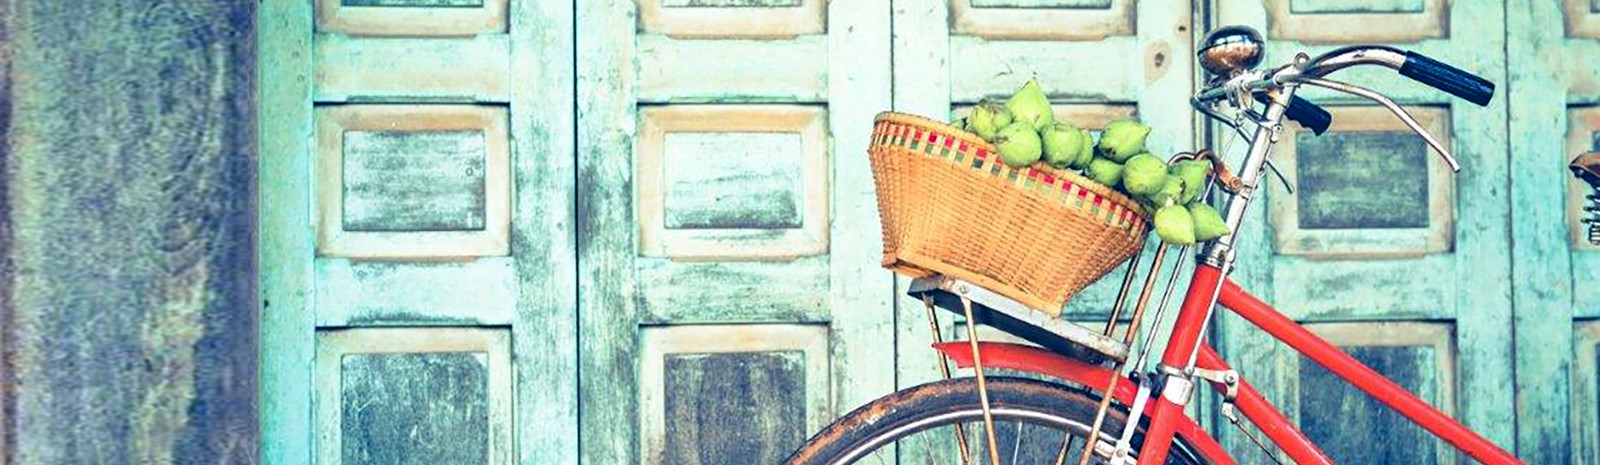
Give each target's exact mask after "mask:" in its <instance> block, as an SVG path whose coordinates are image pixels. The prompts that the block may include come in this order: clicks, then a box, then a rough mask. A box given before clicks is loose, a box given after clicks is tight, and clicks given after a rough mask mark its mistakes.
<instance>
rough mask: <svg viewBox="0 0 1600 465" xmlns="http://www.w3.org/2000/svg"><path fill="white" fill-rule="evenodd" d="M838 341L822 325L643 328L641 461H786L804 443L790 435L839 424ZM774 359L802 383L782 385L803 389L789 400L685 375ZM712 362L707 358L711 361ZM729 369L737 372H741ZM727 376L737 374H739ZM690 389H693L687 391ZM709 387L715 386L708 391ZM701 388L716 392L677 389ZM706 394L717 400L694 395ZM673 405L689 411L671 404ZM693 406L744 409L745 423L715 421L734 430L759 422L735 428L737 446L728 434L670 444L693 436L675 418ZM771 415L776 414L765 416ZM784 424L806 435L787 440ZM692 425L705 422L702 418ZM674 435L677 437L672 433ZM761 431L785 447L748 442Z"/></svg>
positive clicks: (704, 434) (704, 433)
mask: <svg viewBox="0 0 1600 465" xmlns="http://www.w3.org/2000/svg"><path fill="white" fill-rule="evenodd" d="M834 342H836V341H835V340H834V339H832V338H830V337H829V331H828V328H827V327H826V326H817V325H793V324H767V325H720V326H712V325H692V326H689V325H685V326H668V327H653V328H646V329H644V330H643V331H642V332H641V335H640V347H641V349H640V356H641V359H640V360H639V380H640V385H639V386H640V387H639V393H638V397H639V409H640V410H639V412H640V419H639V421H640V423H639V427H640V436H641V437H642V443H641V445H640V449H641V450H642V452H641V457H642V459H643V462H642V463H651V464H658V463H659V464H679V463H681V464H702V463H704V464H707V465H709V464H714V463H742V462H745V461H747V460H748V462H749V463H770V462H771V461H773V460H782V459H783V457H785V456H787V455H788V453H789V452H790V451H792V450H793V449H794V448H796V447H799V445H800V440H796V439H797V438H795V437H791V435H792V436H799V438H804V437H807V436H808V435H809V434H810V433H811V432H814V431H819V430H821V429H822V428H823V427H824V426H826V425H827V423H828V422H829V421H831V420H832V419H833V418H834V412H835V411H836V410H835V409H833V408H832V407H831V406H830V405H829V401H830V399H831V398H832V395H831V394H832V390H831V388H830V386H833V385H835V383H837V380H833V379H831V378H832V375H831V372H830V370H829V368H828V367H829V365H830V360H831V359H832V358H831V354H830V353H829V350H830V349H829V347H830V345H832V343H834ZM774 355H776V356H778V357H780V359H779V362H780V363H781V364H784V365H789V364H793V365H798V366H794V367H793V368H792V369H789V370H786V371H788V373H786V374H785V375H788V376H794V375H798V376H800V379H798V380H793V379H791V380H785V381H786V382H788V383H793V384H797V385H798V387H799V389H797V390H795V391H792V392H790V393H787V395H781V396H776V395H774V394H773V393H764V392H751V391H750V390H751V389H752V388H754V387H757V386H758V385H740V384H734V383H730V382H729V381H731V380H724V381H721V382H716V383H696V382H694V378H698V377H700V376H704V375H705V374H704V373H693V372H685V371H683V370H694V369H696V368H710V367H709V366H707V365H711V364H717V365H727V364H728V363H729V362H733V361H735V360H737V359H739V358H744V359H745V360H750V357H755V356H764V357H767V358H768V359H769V360H770V357H772V356H774ZM686 356H698V357H702V358H701V359H700V360H702V362H701V363H693V362H690V360H693V359H686V358H685V357H686ZM708 356H709V357H710V358H709V360H707V358H706V357H708ZM730 359H732V360H730ZM705 361H709V362H711V363H706V362H705ZM686 362H688V363H686ZM729 368H733V369H735V370H739V369H740V367H729ZM674 369H676V370H674ZM745 369H748V368H745ZM730 375H732V376H738V374H736V373H730ZM780 376H783V375H780ZM774 381H776V380H774ZM685 384H689V386H684V385H685ZM706 384H710V386H705V385H706ZM696 386H703V389H704V388H711V389H710V391H711V392H709V393H685V392H682V391H678V390H677V389H681V388H685V387H696ZM675 388H676V389H675ZM683 394H689V395H691V396H692V397H689V398H687V399H684V398H682V397H681V396H682V395H683ZM696 394H698V395H696ZM707 394H709V395H711V396H712V397H713V401H712V402H704V403H702V402H699V401H698V400H699V399H696V397H702V398H703V396H705V395H707ZM729 397H732V398H738V399H752V398H767V399H770V400H771V401H773V402H772V403H765V402H761V403H757V402H748V401H742V402H732V403H730V402H725V401H724V399H726V398H729ZM675 403H690V404H691V405H690V406H683V405H674V404H675ZM696 404H697V405H696ZM786 404H788V405H786ZM795 404H798V405H795ZM691 406H695V407H698V410H710V411H724V412H727V411H729V410H730V409H731V410H732V411H734V412H741V411H742V412H741V414H740V415H739V417H742V418H735V417H727V416H719V417H716V418H720V419H722V420H723V421H724V422H733V423H734V424H739V423H745V422H746V421H754V422H755V424H750V423H745V425H747V426H749V427H747V428H736V429H738V430H740V433H738V435H736V436H734V437H740V438H742V439H741V440H739V441H737V442H733V441H726V440H725V438H727V436H725V434H726V433H724V432H709V431H702V432H701V434H700V436H701V437H700V438H698V442H696V443H691V444H684V443H683V442H680V441H669V438H672V439H676V438H682V437H685V436H687V435H683V434H682V433H685V432H687V431H682V430H689V431H693V428H695V427H694V426H686V425H688V423H685V422H684V421H682V420H683V419H682V418H680V417H677V416H673V414H674V413H680V412H682V411H683V410H684V409H685V408H688V407H691ZM745 409H754V410H753V411H752V410H745ZM766 409H772V410H773V411H771V412H768V411H767V410H766ZM772 413H787V414H789V415H785V416H783V417H780V418H773V417H770V416H766V415H770V414H772ZM796 417H798V418H796ZM762 420H766V421H762ZM785 422H787V423H791V424H794V425H796V426H799V427H801V428H803V431H804V432H802V433H799V434H795V432H794V431H793V430H789V431H788V434H785V431H784V430H783V429H781V428H782V427H783V426H784V425H783V423H785ZM693 423H695V424H702V425H703V424H706V423H705V421H704V420H701V421H696V422H693ZM745 425H741V426H745ZM674 430H679V431H676V434H675V433H674ZM761 433H768V434H770V435H773V436H776V437H774V438H773V439H777V440H781V441H783V443H784V444H785V445H779V446H777V447H773V446H774V445H773V444H751V442H753V441H754V442H761V441H759V440H757V439H755V438H752V437H751V436H757V435H760V434H761ZM673 449H689V453H690V454H693V455H691V456H689V457H687V459H688V460H683V459H682V456H680V455H677V454H680V453H682V452H678V451H674V450H673ZM774 457H776V458H774ZM717 458H722V459H723V460H717ZM701 460H707V461H704V462H702V461H701Z"/></svg>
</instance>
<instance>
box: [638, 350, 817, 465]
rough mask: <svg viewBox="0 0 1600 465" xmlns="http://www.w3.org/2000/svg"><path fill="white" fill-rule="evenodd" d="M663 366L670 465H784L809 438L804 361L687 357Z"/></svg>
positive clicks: (780, 355) (797, 357)
mask: <svg viewBox="0 0 1600 465" xmlns="http://www.w3.org/2000/svg"><path fill="white" fill-rule="evenodd" d="M665 363H666V368H665V373H666V379H665V382H664V383H663V386H661V388H662V390H663V392H665V396H664V397H665V404H666V405H665V409H666V412H665V419H666V422H667V424H669V425H672V428H670V429H668V430H667V433H666V435H667V438H666V439H667V440H666V444H668V445H669V446H668V447H667V450H666V455H665V457H664V463H665V464H668V465H713V464H722V463H778V462H781V461H783V459H784V458H787V457H788V456H789V453H790V452H793V451H794V449H795V448H797V447H800V444H801V443H802V442H804V441H805V439H806V437H808V436H809V435H810V433H811V432H810V431H806V430H805V425H806V415H805V407H806V386H805V380H806V373H805V368H806V366H805V354H804V353H801V352H798V351H783V352H753V353H733V354H681V355H668V356H666V362H665ZM729 399H739V401H737V402H729V401H728V400H729Z"/></svg>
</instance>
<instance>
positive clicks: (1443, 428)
mask: <svg viewBox="0 0 1600 465" xmlns="http://www.w3.org/2000/svg"><path fill="white" fill-rule="evenodd" d="M1213 293H1215V295H1216V302H1217V303H1218V304H1219V305H1220V306H1221V307H1223V308H1226V309H1229V310H1231V311H1232V312H1233V313H1234V314H1236V315H1239V316H1240V317H1242V318H1244V319H1245V320H1246V321H1249V322H1250V323H1251V324H1253V325H1255V326H1256V327H1258V328H1260V329H1261V330H1263V331H1266V332H1267V334H1270V335H1272V337H1273V338H1276V339H1278V340H1279V341H1282V342H1283V343H1284V344H1287V345H1288V346H1289V347H1290V348H1292V349H1294V350H1295V351H1296V352H1299V353H1300V354H1303V355H1305V356H1306V358H1309V359H1311V360H1312V361H1315V362H1316V363H1317V364H1319V365H1322V366H1323V367H1324V368H1327V369H1328V371H1331V372H1333V373H1334V374H1336V375H1338V376H1339V377H1340V378H1343V379H1344V380H1345V381H1347V382H1349V383H1350V384H1352V385H1354V386H1355V387H1357V388H1359V389H1361V390H1362V391H1363V392H1366V393H1367V394H1368V395H1371V396H1372V397H1373V398H1375V399H1377V400H1378V401H1380V402H1383V404H1384V405H1386V406H1388V407H1389V408H1390V409H1392V410H1394V411H1396V412H1399V413H1400V414H1401V415H1403V416H1405V417H1406V418H1407V419H1410V420H1411V421H1412V422H1415V423H1416V424H1418V425H1420V426H1422V428H1423V429H1425V430H1427V431H1428V432H1429V433H1432V434H1433V435H1434V436H1436V437H1438V438H1440V439H1443V440H1445V442H1448V443H1450V444H1451V445H1452V446H1455V447H1456V448H1457V449H1459V450H1461V451H1462V452H1464V453H1466V454H1467V455H1468V456H1470V457H1472V458H1473V459H1476V460H1478V461H1479V462H1482V463H1486V464H1513V463H1522V462H1520V461H1518V460H1517V459H1516V457H1513V456H1512V455H1511V454H1510V453H1508V452H1506V451H1505V450H1504V449H1501V448H1500V447H1498V446H1496V445H1494V443H1491V442H1489V440H1487V439H1484V438H1483V437H1482V436H1480V435H1478V434H1477V433H1475V432H1473V431H1472V430H1470V429H1468V428H1467V427H1466V426H1463V425H1461V423H1458V422H1456V421H1455V420H1453V419H1451V418H1450V417H1449V416H1447V415H1445V414H1444V413H1442V412H1440V411H1439V410H1438V409H1435V408H1433V406H1430V405H1428V404H1427V403H1426V402H1423V401H1422V400H1421V399H1418V398H1416V396H1413V395H1411V393H1410V392H1407V391H1406V390H1405V388H1403V387H1400V385H1398V384H1395V383H1394V382H1393V381H1390V380H1389V379H1388V378H1385V377H1384V376H1383V375H1381V374H1379V373H1378V372H1377V371H1374V370H1373V369H1372V368H1370V367H1368V366H1366V365H1365V364H1363V363H1361V362H1360V361H1359V360H1356V359H1355V358H1352V357H1350V356H1349V355H1346V354H1345V353H1344V352H1343V351H1341V350H1339V348H1338V347H1337V346H1334V345H1333V344H1331V343H1329V342H1328V341H1326V340H1323V339H1322V338H1321V337H1318V336H1317V335H1316V334H1314V333H1312V332H1311V331H1310V330H1307V329H1305V328H1304V327H1302V326H1300V325H1299V324H1297V323H1295V322H1294V321H1293V320H1290V319H1289V318H1288V317H1285V316H1283V314H1282V313H1280V312H1278V311H1277V310H1276V309H1274V308H1272V306H1270V305H1267V304H1266V303H1265V302H1262V301H1261V300H1260V299H1258V298H1256V297H1255V296H1252V295H1250V294H1249V293H1248V292H1245V291H1244V290H1243V289H1241V288H1239V286H1238V285H1235V284H1234V283H1233V282H1232V281H1231V280H1229V279H1228V278H1227V277H1226V276H1224V275H1223V273H1222V271H1221V270H1220V269H1218V268H1216V267H1213V266H1210V265H1206V264H1201V265H1199V266H1198V267H1197V268H1196V270H1195V272H1194V276H1193V279H1192V280H1191V281H1190V284H1189V290H1188V293H1187V295H1186V296H1185V297H1184V300H1183V306H1182V307H1181V308H1180V309H1179V310H1178V319H1177V321H1176V323H1175V324H1174V326H1173V329H1172V335H1171V337H1170V338H1169V339H1168V341H1169V342H1168V343H1167V350H1166V352H1165V353H1164V354H1163V355H1162V365H1164V366H1168V367H1181V366H1184V365H1185V364H1187V363H1188V362H1189V356H1190V351H1189V348H1190V347H1194V346H1195V345H1196V343H1197V342H1199V341H1200V338H1201V336H1202V333H1203V332H1204V330H1205V328H1204V323H1205V321H1206V319H1207V317H1208V316H1209V313H1210V309H1209V307H1210V306H1211V302H1212V296H1213ZM1199 346H1200V351H1199V352H1198V354H1197V360H1196V365H1195V366H1198V367H1200V368H1203V369H1207V370H1217V371H1225V370H1229V369H1230V368H1229V367H1228V365H1227V363H1226V362H1224V361H1223V360H1222V357H1221V356H1220V355H1218V354H1217V352H1216V351H1215V350H1213V349H1212V348H1211V347H1210V345H1208V344H1199ZM934 348H935V349H936V350H938V351H940V352H942V353H944V354H945V355H946V356H948V357H949V358H950V359H952V360H953V361H954V362H956V364H957V366H960V367H963V368H968V367H971V366H972V352H971V350H970V347H968V346H967V345H966V344H965V343H960V342H951V343H943V344H936V345H935V346H934ZM978 354H979V355H978V356H979V357H982V361H983V364H984V365H986V366H993V367H1001V368H1007V369H1013V370H1021V371H1027V372H1032V373H1037V374H1042V375H1046V376H1052V377H1056V378H1059V379H1063V380H1066V381H1070V382H1073V383H1075V384H1081V385H1084V386H1088V387H1089V388H1090V389H1100V388H1101V387H1102V386H1105V385H1106V382H1107V380H1109V379H1110V378H1111V376H1112V372H1111V370H1109V369H1106V368H1102V367H1098V366H1093V365H1089V364H1086V363H1083V362H1080V361H1077V360H1074V359H1072V358H1070V357H1066V356H1064V355H1060V354H1056V353H1054V352H1050V351H1046V350H1043V349H1036V348H1032V347H1029V346H1022V345H1017V344H1009V343H993V342H991V343H980V344H979V349H978ZM1187 383H1188V381H1187V377H1186V376H1184V377H1179V376H1169V377H1168V378H1167V383H1166V385H1165V388H1164V389H1163V391H1162V392H1161V393H1160V396H1159V397H1157V398H1153V399H1152V402H1151V404H1153V405H1150V406H1149V407H1147V408H1146V410H1145V412H1144V414H1145V415H1148V416H1149V419H1150V423H1149V429H1148V430H1147V431H1146V433H1145V440H1144V446H1143V448H1142V449H1141V450H1140V451H1139V463H1141V464H1144V463H1163V462H1164V461H1165V460H1166V456H1167V451H1168V449H1169V448H1170V447H1171V445H1172V438H1173V437H1174V436H1175V435H1176V436H1179V437H1182V438H1184V439H1185V440H1187V441H1188V442H1189V443H1190V444H1193V445H1194V446H1195V448H1196V449H1197V451H1196V452H1198V453H1200V454H1201V455H1202V456H1203V457H1205V458H1206V459H1207V460H1210V461H1211V462H1212V463H1219V464H1231V463H1234V461H1233V459H1232V458H1231V457H1229V456H1228V455H1227V453H1226V452H1225V451H1223V450H1222V448H1221V446H1220V445H1218V444H1217V442H1216V440H1215V439H1214V438H1212V437H1210V436H1209V435H1207V434H1206V433H1205V432H1204V431H1201V430H1200V429H1199V427H1198V426H1197V425H1196V424H1195V423H1194V422H1193V420H1191V419H1189V418H1188V417H1187V416H1185V415H1184V413H1183V408H1184V405H1186V404H1188V402H1189V398H1190V397H1191V396H1190V391H1191V390H1192V389H1191V387H1192V385H1189V384H1187ZM1212 387H1213V388H1214V389H1215V390H1217V391H1218V393H1224V392H1225V391H1226V390H1227V386H1226V385H1225V384H1224V383H1220V382H1212ZM1236 388H1237V397H1236V399H1235V400H1234V402H1235V405H1236V406H1237V407H1238V410H1239V412H1240V413H1242V414H1243V415H1244V416H1245V417H1246V418H1248V419H1249V420H1250V422H1251V423H1252V424H1254V425H1256V427H1257V428H1258V429H1260V430H1261V431H1262V432H1263V434H1265V435H1266V437H1267V439H1268V440H1270V441H1271V442H1272V443H1273V444H1276V445H1277V446H1278V447H1279V448H1281V449H1282V450H1283V451H1284V452H1285V454H1287V455H1288V456H1289V458H1291V459H1293V460H1294V461H1295V462H1297V463H1301V464H1324V463H1333V461H1332V460H1331V459H1329V458H1328V456H1327V454H1326V453H1324V452H1323V451H1322V449H1321V448H1318V447H1317V445H1316V444H1314V443H1312V442H1311V440H1310V439H1309V438H1307V437H1306V436H1305V434H1304V433H1302V432H1301V431H1300V430H1299V428H1296V427H1295V426H1294V424H1292V423H1290V422H1289V419H1288V418H1287V417H1285V416H1284V415H1283V413H1282V412H1280V411H1278V409H1277V408H1276V407H1274V406H1273V405H1272V404H1271V403H1270V402H1268V401H1267V400H1266V398H1265V397H1263V396H1262V395H1261V393H1260V392H1259V391H1256V389H1255V388H1254V387H1253V386H1251V385H1250V383H1248V382H1246V381H1245V380H1244V379H1243V377H1242V376H1241V377H1240V379H1239V381H1238V383H1237V386H1236ZM1136 389H1137V388H1136V387H1135V386H1134V385H1133V384H1132V383H1131V382H1128V381H1126V380H1123V381H1121V382H1119V383H1118V386H1117V387H1116V388H1115V389H1113V392H1111V393H1110V394H1109V395H1112V396H1115V398H1116V399H1117V400H1118V401H1120V402H1122V404H1123V405H1130V404H1131V403H1132V401H1133V396H1134V392H1135V391H1136Z"/></svg>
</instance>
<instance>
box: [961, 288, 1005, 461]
mask: <svg viewBox="0 0 1600 465" xmlns="http://www.w3.org/2000/svg"><path fill="white" fill-rule="evenodd" d="M961 309H962V310H963V311H965V312H966V314H967V342H968V343H969V344H971V346H972V370H973V371H974V372H976V373H977V375H978V402H979V403H981V404H983V429H984V432H985V433H987V434H988V436H989V463H990V465H1000V449H999V447H998V446H997V444H998V443H999V441H997V440H996V439H995V437H994V413H993V412H990V411H989V384H988V381H987V380H985V379H984V376H983V358H982V357H979V356H978V324H977V323H976V320H975V319H974V318H973V317H972V299H968V298H967V296H961Z"/></svg>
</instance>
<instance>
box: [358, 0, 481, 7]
mask: <svg viewBox="0 0 1600 465" xmlns="http://www.w3.org/2000/svg"><path fill="white" fill-rule="evenodd" d="M339 2H340V4H341V5H344V6H379V7H409V8H457V7H464V6H483V0H339Z"/></svg>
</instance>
